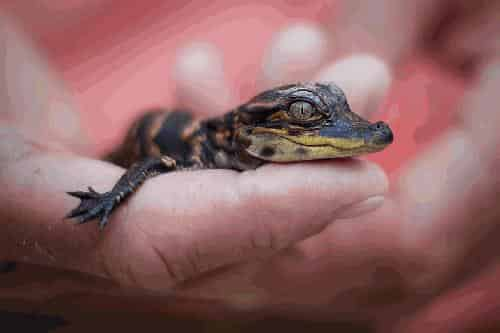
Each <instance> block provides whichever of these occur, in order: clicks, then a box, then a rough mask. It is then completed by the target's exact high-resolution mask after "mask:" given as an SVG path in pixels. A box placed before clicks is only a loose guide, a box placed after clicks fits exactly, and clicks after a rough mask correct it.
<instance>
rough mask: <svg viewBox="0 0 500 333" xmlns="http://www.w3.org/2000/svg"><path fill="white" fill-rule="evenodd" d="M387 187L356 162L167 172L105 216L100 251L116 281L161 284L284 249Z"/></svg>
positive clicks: (378, 172)
mask: <svg viewBox="0 0 500 333" xmlns="http://www.w3.org/2000/svg"><path fill="white" fill-rule="evenodd" d="M386 186H387V185H386V179H385V176H384V174H383V173H382V172H381V170H380V169H378V168H377V167H376V166H374V165H372V164H369V163H367V162H360V161H346V162H345V163H315V164H304V165H286V166H279V167H277V166H266V167H262V168H260V169H258V170H257V171H255V172H247V173H242V174H238V173H235V172H232V171H224V170H212V171H201V172H190V173H176V174H171V175H166V176H163V177H159V178H158V179H155V180H154V181H151V182H149V183H147V184H145V186H144V187H143V188H142V189H141V190H140V192H139V193H138V194H137V195H136V196H135V197H134V198H133V199H132V200H131V201H130V204H129V205H128V207H127V208H126V210H123V211H122V212H120V213H119V214H118V215H117V216H115V217H114V219H115V221H113V219H112V221H110V224H111V227H110V228H109V230H108V232H110V233H114V234H115V236H116V237H114V238H112V239H109V241H108V242H106V243H103V244H101V245H102V249H101V251H102V253H105V254H106V255H107V256H108V257H107V263H108V267H109V271H111V272H114V274H118V275H116V278H117V279H118V280H120V281H121V282H124V283H137V284H139V285H141V286H143V287H147V288H152V289H165V288H167V287H169V286H172V285H175V284H177V283H179V282H180V281H185V280H187V279H190V278H194V277H196V276H198V275H199V274H201V273H204V272H208V271H211V270H214V269H216V268H219V267H222V266H224V265H229V264H233V263H237V262H242V261H248V260H251V259H255V258H257V257H259V256H261V255H267V254H269V253H270V252H274V251H277V250H279V249H282V248H285V247H288V246H290V245H291V244H293V243H295V242H297V241H299V240H301V239H304V238H306V237H309V236H311V235H313V234H315V233H318V232H320V231H321V230H322V229H323V228H324V227H325V226H326V225H327V224H329V223H331V222H332V221H333V220H334V219H335V216H337V215H339V216H340V215H342V216H346V215H351V216H352V215H356V214H360V213H362V212H365V211H366V210H370V209H375V208H377V205H372V206H371V208H368V209H367V208H366V207H364V209H363V208H362V209H359V208H358V207H356V206H357V205H356V204H361V203H363V202H365V201H366V200H367V199H368V198H371V197H374V196H381V195H383V193H384V192H385V190H386ZM124 240H125V242H126V243H127V246H126V247H124V246H123V242H124ZM130 271H132V273H130ZM130 276H133V279H132V280H131V278H130Z"/></svg>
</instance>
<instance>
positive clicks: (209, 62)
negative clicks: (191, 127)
mask: <svg viewBox="0 0 500 333" xmlns="http://www.w3.org/2000/svg"><path fill="white" fill-rule="evenodd" d="M173 80H174V83H175V86H176V91H175V93H176V98H177V103H178V106H180V107H185V108H188V109H190V110H194V111H195V112H197V113H198V114H199V115H202V116H207V115H213V114H219V113H221V112H226V111H227V110H229V108H230V107H231V106H232V105H233V102H234V100H233V95H232V92H231V90H230V89H229V85H228V83H227V81H226V80H225V73H224V66H223V62H222V56H221V54H220V53H219V51H218V50H217V48H216V47H215V46H214V45H212V44H209V43H200V42H199V43H192V44H190V45H187V46H185V47H184V48H182V49H180V50H179V51H178V54H177V58H176V61H175V64H174V76H173Z"/></svg>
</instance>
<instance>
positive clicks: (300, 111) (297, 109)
mask: <svg viewBox="0 0 500 333" xmlns="http://www.w3.org/2000/svg"><path fill="white" fill-rule="evenodd" d="M288 113H289V114H290V116H291V117H292V118H294V119H297V120H301V121H304V120H308V119H310V118H311V117H312V116H313V114H314V107H313V106H312V104H311V103H308V102H304V101H299V102H295V103H292V105H290V109H289V110H288Z"/></svg>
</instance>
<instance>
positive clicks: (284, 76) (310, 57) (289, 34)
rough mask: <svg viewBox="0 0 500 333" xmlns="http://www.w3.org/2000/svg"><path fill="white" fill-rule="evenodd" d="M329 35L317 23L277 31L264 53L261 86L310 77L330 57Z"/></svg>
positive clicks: (300, 24) (303, 79) (308, 78)
mask: <svg viewBox="0 0 500 333" xmlns="http://www.w3.org/2000/svg"><path fill="white" fill-rule="evenodd" d="M326 41H327V37H326V35H325V33H324V32H323V31H322V30H321V28H320V27H319V26H318V25H316V24H313V23H299V24H295V25H292V26H290V27H288V28H287V29H285V30H283V31H280V32H279V33H277V34H276V36H275V37H274V39H273V41H272V42H271V44H270V45H269V48H268V49H267V50H266V51H265V53H264V59H263V65H262V74H261V75H262V77H261V79H260V82H259V86H260V87H262V88H270V87H274V86H277V85H281V84H289V83H292V82H297V81H306V80H310V79H311V76H312V74H313V73H314V72H315V71H316V70H317V69H318V68H319V66H320V65H321V64H322V63H323V62H324V61H325V59H326V57H327V56H328V45H327V42H326Z"/></svg>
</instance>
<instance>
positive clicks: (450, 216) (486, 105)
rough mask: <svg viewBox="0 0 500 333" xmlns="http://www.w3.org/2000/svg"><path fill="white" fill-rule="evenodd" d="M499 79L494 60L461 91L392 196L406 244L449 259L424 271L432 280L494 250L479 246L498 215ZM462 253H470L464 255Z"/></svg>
mask: <svg viewBox="0 0 500 333" xmlns="http://www.w3.org/2000/svg"><path fill="white" fill-rule="evenodd" d="M499 84H500V65H499V64H498V63H497V64H494V65H491V66H490V67H489V68H487V69H486V70H485V72H484V75H483V77H482V79H481V80H480V82H479V84H478V85H477V86H476V87H475V89H473V90H472V91H470V93H469V94H468V95H467V96H466V98H465V100H464V102H463V107H462V110H461V111H462V112H461V118H460V119H459V120H457V121H456V123H455V124H454V126H453V127H452V129H451V130H450V131H448V132H447V134H446V135H445V136H444V137H443V138H441V139H440V140H439V141H438V142H437V143H436V144H435V145H434V146H433V147H432V148H431V149H430V151H428V152H427V153H425V154H423V155H422V156H420V157H419V158H418V160H416V161H415V163H414V164H413V165H412V166H411V167H410V168H409V169H408V170H407V172H406V174H405V175H404V177H402V179H401V183H400V192H399V197H398V200H399V203H400V206H401V207H402V208H403V209H404V211H405V215H406V216H408V220H407V221H406V228H405V229H404V231H405V233H404V237H405V242H406V244H407V245H408V246H409V247H413V249H414V251H415V253H416V254H417V253H419V254H420V255H421V256H422V260H423V261H424V262H427V263H428V264H429V265H432V264H435V263H436V261H438V262H441V261H443V260H444V261H445V262H447V263H449V264H448V265H441V266H439V268H440V269H442V271H440V270H433V271H432V272H429V274H431V275H432V276H433V278H434V279H435V282H436V284H437V285H439V282H442V280H445V279H449V278H450V274H456V273H457V270H458V269H459V268H462V269H463V268H464V266H466V267H468V268H469V269H472V268H471V267H473V266H474V265H479V263H480V262H481V260H479V258H483V256H484V258H483V259H484V260H486V259H485V258H488V257H489V256H490V255H496V252H495V251H492V250H491V249H489V250H486V249H485V247H487V246H489V245H492V244H495V242H494V241H493V243H492V241H488V239H489V237H495V235H497V230H496V223H495V222H494V221H495V219H498V216H499V215H500V211H499V210H498V208H497V200H498V192H499V190H500V178H499V176H498V172H497V170H498V168H499V167H500V159H499V157H498V156H499V154H498V145H499V144H500V135H499V134H498V133H499V132H498V131H497V129H496V124H498V122H499V121H500V116H499V114H498V112H496V106H497V105H498V93H497V90H498V86H499ZM468 256H473V257H474V258H475V259H473V260H464V258H469V257H468ZM429 267H430V266H429ZM423 280H425V279H422V281H423Z"/></svg>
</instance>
